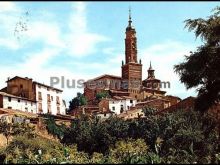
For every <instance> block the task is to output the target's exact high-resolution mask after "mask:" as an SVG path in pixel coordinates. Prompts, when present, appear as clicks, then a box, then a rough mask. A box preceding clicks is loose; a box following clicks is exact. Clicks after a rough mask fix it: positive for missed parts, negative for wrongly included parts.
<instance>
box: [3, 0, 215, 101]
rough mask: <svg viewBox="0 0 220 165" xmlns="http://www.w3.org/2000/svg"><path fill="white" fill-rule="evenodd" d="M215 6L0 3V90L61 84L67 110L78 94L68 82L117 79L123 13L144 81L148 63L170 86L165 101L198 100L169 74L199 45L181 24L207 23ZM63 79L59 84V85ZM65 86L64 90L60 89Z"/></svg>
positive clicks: (58, 86)
mask: <svg viewBox="0 0 220 165" xmlns="http://www.w3.org/2000/svg"><path fill="white" fill-rule="evenodd" d="M218 5H219V3H218V2H79V1H78V2H28V1H27V2H3V1H1V2H0V22H1V25H0V57H1V58H0V59H1V60H0V88H3V87H5V86H6V83H5V81H6V80H7V79H8V77H10V78H12V77H14V76H22V77H29V78H33V79H34V80H35V81H38V82H41V83H45V84H47V85H50V84H51V82H50V81H51V77H57V78H59V80H60V83H58V84H57V85H55V86H54V87H56V88H59V89H62V90H63V98H64V99H65V100H66V102H67V103H68V102H69V101H70V100H71V99H72V98H73V97H75V96H76V93H77V92H83V88H77V84H76V85H75V88H74V87H71V88H68V87H67V81H71V82H72V81H75V82H76V81H77V80H85V81H86V80H88V79H91V78H94V77H96V76H100V75H102V74H111V75H117V76H121V63H122V60H124V59H125V53H124V52H125V43H124V39H125V29H126V27H127V25H128V9H129V6H130V7H131V17H132V21H133V22H132V24H133V26H134V27H135V29H136V32H137V50H138V59H141V60H142V64H143V68H142V72H143V74H142V77H143V79H145V78H147V69H148V68H149V64H150V61H151V63H152V67H153V69H155V76H156V78H158V79H160V80H161V81H169V82H170V84H171V86H170V88H162V90H165V91H167V95H175V96H179V97H180V98H182V99H184V98H186V97H188V96H196V94H197V92H196V89H190V90H186V88H185V86H184V84H182V83H181V82H180V81H179V76H178V75H177V74H176V73H174V70H173V66H174V65H176V64H179V63H180V62H182V61H183V60H184V55H188V54H189V52H190V51H195V50H196V48H197V47H198V46H199V45H201V44H202V41H201V40H200V39H196V38H195V35H194V33H193V32H189V31H188V30H187V29H186V28H184V26H185V23H184V20H186V19H196V18H207V16H209V15H211V14H212V12H211V10H212V9H213V8H215V7H216V6H218ZM62 76H63V77H64V81H63V84H62V83H61V77H62ZM62 85H64V86H62Z"/></svg>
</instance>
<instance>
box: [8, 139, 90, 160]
mask: <svg viewBox="0 0 220 165" xmlns="http://www.w3.org/2000/svg"><path fill="white" fill-rule="evenodd" d="M33 141H34V143H33ZM4 154H5V155H6V159H5V163H7V164H8V163H16V164H21V163H24V164H33V163H36V164H45V163H55V164H58V163H86V162H88V155H87V154H86V153H82V152H78V151H77V147H76V145H72V146H69V147H64V146H63V145H62V144H61V143H59V142H56V141H51V140H47V139H44V138H41V137H35V138H29V137H27V136H17V137H16V138H14V139H13V141H12V142H11V143H10V144H9V145H8V146H7V148H6V149H5V151H4Z"/></svg>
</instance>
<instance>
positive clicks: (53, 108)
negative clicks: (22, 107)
mask: <svg viewBox="0 0 220 165" xmlns="http://www.w3.org/2000/svg"><path fill="white" fill-rule="evenodd" d="M38 92H41V96H42V101H41V103H42V110H43V113H48V104H47V94H50V100H51V102H50V105H51V113H52V114H53V115H57V107H58V106H57V100H56V97H57V96H58V97H59V100H60V104H59V107H60V114H63V115H65V114H66V109H65V106H64V105H63V101H62V92H60V91H56V90H52V89H50V88H49V90H47V87H45V86H42V85H41V86H40V88H39V85H38V84H36V100H37V102H38V104H37V109H38V110H39V97H38ZM51 96H53V100H52V99H51ZM38 113H39V111H38Z"/></svg>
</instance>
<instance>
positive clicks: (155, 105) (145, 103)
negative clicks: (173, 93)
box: [136, 98, 170, 110]
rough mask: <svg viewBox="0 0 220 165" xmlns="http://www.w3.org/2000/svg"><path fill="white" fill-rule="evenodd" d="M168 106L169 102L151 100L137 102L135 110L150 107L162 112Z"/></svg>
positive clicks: (156, 99)
mask: <svg viewBox="0 0 220 165" xmlns="http://www.w3.org/2000/svg"><path fill="white" fill-rule="evenodd" d="M169 106H170V101H169V100H166V99H162V98H152V99H151V100H147V101H142V102H138V103H137V104H136V107H137V108H144V107H152V108H156V109H157V110H163V109H165V108H168V107H169Z"/></svg>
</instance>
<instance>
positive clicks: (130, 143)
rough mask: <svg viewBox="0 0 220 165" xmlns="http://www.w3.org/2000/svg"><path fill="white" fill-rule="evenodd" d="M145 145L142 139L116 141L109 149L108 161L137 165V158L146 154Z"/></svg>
mask: <svg viewBox="0 0 220 165" xmlns="http://www.w3.org/2000/svg"><path fill="white" fill-rule="evenodd" d="M147 149H148V147H147V145H146V144H145V142H144V140H143V139H137V140H133V139H128V140H126V141H124V140H123V141H118V142H116V144H115V146H114V147H112V148H110V152H109V159H110V160H109V161H110V162H111V163H117V164H118V163H131V162H132V163H138V157H141V156H143V155H145V154H146V153H147Z"/></svg>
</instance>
